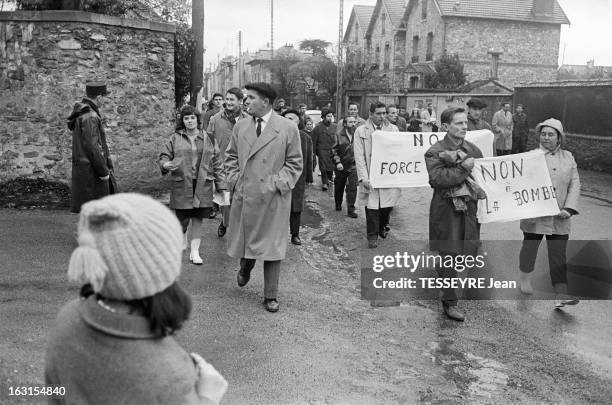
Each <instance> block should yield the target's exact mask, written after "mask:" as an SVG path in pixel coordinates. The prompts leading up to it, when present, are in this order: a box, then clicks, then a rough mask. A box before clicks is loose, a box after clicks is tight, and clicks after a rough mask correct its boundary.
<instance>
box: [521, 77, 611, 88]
mask: <svg viewBox="0 0 612 405" xmlns="http://www.w3.org/2000/svg"><path fill="white" fill-rule="evenodd" d="M600 86H601V87H612V79H584V80H554V81H550V82H532V83H525V84H519V85H516V86H514V87H515V89H516V88H523V87H600Z"/></svg>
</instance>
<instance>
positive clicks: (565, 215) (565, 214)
mask: <svg viewBox="0 0 612 405" xmlns="http://www.w3.org/2000/svg"><path fill="white" fill-rule="evenodd" d="M557 216H558V217H559V218H561V219H568V218H569V217H571V216H572V214H570V213H569V212H568V211H567V210H564V209H563V210H561V211H559V213H558V214H557Z"/></svg>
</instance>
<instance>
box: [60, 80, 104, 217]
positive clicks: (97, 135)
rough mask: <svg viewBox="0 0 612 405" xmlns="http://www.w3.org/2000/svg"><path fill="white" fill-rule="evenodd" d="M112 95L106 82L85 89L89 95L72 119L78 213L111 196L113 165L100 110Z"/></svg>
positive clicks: (73, 199) (74, 192)
mask: <svg viewBox="0 0 612 405" xmlns="http://www.w3.org/2000/svg"><path fill="white" fill-rule="evenodd" d="M107 94H108V91H107V89H106V84H105V83H103V82H90V83H87V84H86V85H85V95H86V97H85V98H83V100H82V101H81V102H77V103H75V105H74V108H73V110H72V114H70V117H68V128H69V129H70V130H71V131H72V187H71V190H70V191H71V199H70V211H71V212H74V213H78V212H80V211H81V206H82V205H83V204H85V203H86V202H88V201H91V200H96V199H98V198H102V197H104V196H107V195H108V194H109V192H110V189H109V180H110V175H111V171H112V170H113V163H112V161H111V159H110V154H109V152H108V145H107V144H106V135H105V133H104V127H103V125H102V117H101V115H100V106H101V105H102V103H103V99H104V97H105V96H106V95H107Z"/></svg>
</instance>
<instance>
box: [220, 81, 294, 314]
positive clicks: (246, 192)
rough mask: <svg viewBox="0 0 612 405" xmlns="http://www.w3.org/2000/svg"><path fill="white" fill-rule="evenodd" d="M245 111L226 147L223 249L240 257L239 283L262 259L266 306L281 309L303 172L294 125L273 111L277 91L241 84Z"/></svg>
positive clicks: (245, 278) (244, 280)
mask: <svg viewBox="0 0 612 405" xmlns="http://www.w3.org/2000/svg"><path fill="white" fill-rule="evenodd" d="M245 88H246V89H247V91H248V93H247V98H246V101H245V104H244V105H245V107H246V112H247V113H248V114H249V115H251V116H252V117H253V118H252V119H243V120H240V121H238V122H237V123H236V125H235V126H234V130H233V133H232V137H231V139H230V143H229V146H228V147H227V150H226V151H225V171H226V179H227V184H228V186H229V190H230V192H231V194H232V205H231V209H230V221H229V227H228V236H229V238H228V248H227V253H228V255H229V256H231V257H235V258H240V270H239V271H238V275H237V281H238V285H239V286H240V287H243V286H245V285H246V284H247V283H248V282H249V279H250V277H251V270H252V269H253V267H254V266H255V261H256V260H257V259H260V260H263V261H264V265H263V267H264V297H265V300H264V305H265V308H266V310H268V311H270V312H276V311H278V309H279V304H278V299H277V294H278V279H279V275H280V267H281V266H280V265H281V260H282V259H284V258H285V253H286V251H287V229H288V228H289V215H290V210H291V190H292V189H293V188H294V187H295V183H297V181H298V179H299V177H300V175H301V174H302V150H301V145H300V133H299V131H298V127H297V125H295V124H294V123H293V122H291V121H289V120H287V119H285V118H283V117H281V116H279V115H278V114H277V113H276V112H274V111H272V103H273V102H274V99H275V98H276V91H275V90H274V89H273V88H272V86H270V85H269V84H267V83H251V84H248V85H246V86H245Z"/></svg>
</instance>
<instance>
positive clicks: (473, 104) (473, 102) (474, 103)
mask: <svg viewBox="0 0 612 405" xmlns="http://www.w3.org/2000/svg"><path fill="white" fill-rule="evenodd" d="M467 106H468V107H470V108H474V109H477V110H482V109H483V108H487V103H485V102H484V101H482V100H481V99H479V98H471V99H470V101H468V102H467Z"/></svg>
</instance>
